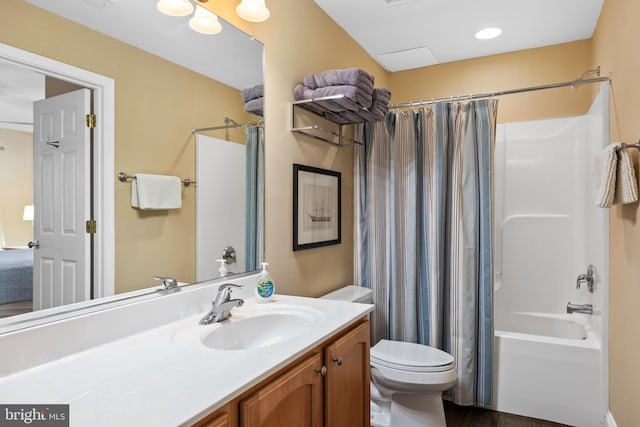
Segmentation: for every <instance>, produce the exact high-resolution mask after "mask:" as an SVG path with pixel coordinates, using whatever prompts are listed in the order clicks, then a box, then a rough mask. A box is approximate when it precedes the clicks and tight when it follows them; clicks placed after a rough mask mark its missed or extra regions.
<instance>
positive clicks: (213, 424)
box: [194, 403, 238, 427]
mask: <svg viewBox="0 0 640 427" xmlns="http://www.w3.org/2000/svg"><path fill="white" fill-rule="evenodd" d="M237 413H238V406H237V405H232V404H231V403H228V404H226V405H225V406H223V407H221V408H220V409H218V410H216V411H214V412H213V413H211V414H209V415H207V416H206V417H205V418H204V419H202V420H200V421H198V422H197V423H195V424H194V427H237V426H238V421H237V420H238V416H237Z"/></svg>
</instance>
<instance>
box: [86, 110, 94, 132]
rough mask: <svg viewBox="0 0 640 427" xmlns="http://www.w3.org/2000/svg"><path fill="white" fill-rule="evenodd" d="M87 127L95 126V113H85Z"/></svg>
mask: <svg viewBox="0 0 640 427" xmlns="http://www.w3.org/2000/svg"><path fill="white" fill-rule="evenodd" d="M87 127H88V128H91V129H93V128H95V127H96V115H95V114H87Z"/></svg>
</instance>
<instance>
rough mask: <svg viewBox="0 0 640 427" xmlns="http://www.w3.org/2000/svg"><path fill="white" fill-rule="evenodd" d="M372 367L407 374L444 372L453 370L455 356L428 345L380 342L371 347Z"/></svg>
mask: <svg viewBox="0 0 640 427" xmlns="http://www.w3.org/2000/svg"><path fill="white" fill-rule="evenodd" d="M370 360H371V365H372V366H376V367H385V368H389V369H394V370H398V371H405V372H415V373H420V372H425V373H427V372H434V373H435V372H444V371H449V370H451V369H453V356H451V355H450V354H449V353H446V352H444V351H442V350H439V349H437V348H434V347H429V346H427V345H422V344H415V343H409V342H401V341H389V340H380V342H378V343H377V344H376V345H374V346H373V347H371V352H370Z"/></svg>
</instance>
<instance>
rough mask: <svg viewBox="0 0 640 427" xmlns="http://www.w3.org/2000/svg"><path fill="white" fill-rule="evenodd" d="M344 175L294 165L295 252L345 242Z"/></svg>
mask: <svg viewBox="0 0 640 427" xmlns="http://www.w3.org/2000/svg"><path fill="white" fill-rule="evenodd" d="M341 180H342V174H341V173H340V172H335V171H331V170H327V169H320V168H315V167H312V166H305V165H300V164H294V165H293V250H294V251H300V250H304V249H312V248H319V247H322V246H330V245H338V244H340V243H341V242H342V240H341V238H342V201H341V199H342V181H341Z"/></svg>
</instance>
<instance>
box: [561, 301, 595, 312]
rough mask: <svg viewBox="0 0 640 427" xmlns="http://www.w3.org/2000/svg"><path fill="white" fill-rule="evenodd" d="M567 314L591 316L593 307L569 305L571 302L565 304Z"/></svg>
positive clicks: (588, 305)
mask: <svg viewBox="0 0 640 427" xmlns="http://www.w3.org/2000/svg"><path fill="white" fill-rule="evenodd" d="M567 313H569V314H571V313H583V314H593V305H591V304H571V302H568V303H567Z"/></svg>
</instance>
